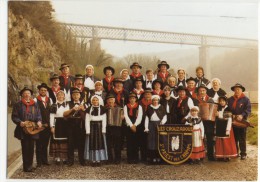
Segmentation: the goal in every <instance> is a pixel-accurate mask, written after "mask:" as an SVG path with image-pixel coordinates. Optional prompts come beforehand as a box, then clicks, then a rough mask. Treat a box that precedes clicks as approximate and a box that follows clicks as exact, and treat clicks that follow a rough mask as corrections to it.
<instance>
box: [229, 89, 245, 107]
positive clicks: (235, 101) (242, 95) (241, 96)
mask: <svg viewBox="0 0 260 182" xmlns="http://www.w3.org/2000/svg"><path fill="white" fill-rule="evenodd" d="M233 97H234V103H233V104H232V108H233V109H236V107H237V101H238V99H241V98H243V97H245V95H244V94H243V93H242V94H241V95H240V96H239V97H236V96H235V95H234V96H233Z"/></svg>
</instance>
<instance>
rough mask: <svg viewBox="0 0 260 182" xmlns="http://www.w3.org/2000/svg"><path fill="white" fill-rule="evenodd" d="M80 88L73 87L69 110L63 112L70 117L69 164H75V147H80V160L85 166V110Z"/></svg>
mask: <svg viewBox="0 0 260 182" xmlns="http://www.w3.org/2000/svg"><path fill="white" fill-rule="evenodd" d="M80 93H81V92H80V90H79V89H78V88H73V90H72V100H73V101H70V102H69V110H67V111H65V112H64V113H63V116H64V117H67V118H68V128H69V130H68V166H72V165H73V164H74V148H75V147H76V148H77V149H78V157H79V162H80V164H81V165H82V166H85V165H86V163H85V159H84V145H85V136H86V131H85V122H84V121H85V120H84V119H85V112H84V111H85V110H86V108H85V107H84V105H82V104H81V103H80V96H81V95H80Z"/></svg>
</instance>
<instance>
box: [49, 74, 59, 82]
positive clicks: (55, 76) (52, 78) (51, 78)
mask: <svg viewBox="0 0 260 182" xmlns="http://www.w3.org/2000/svg"><path fill="white" fill-rule="evenodd" d="M54 79H59V75H58V74H56V73H55V74H53V75H52V76H51V77H50V81H52V80H54Z"/></svg>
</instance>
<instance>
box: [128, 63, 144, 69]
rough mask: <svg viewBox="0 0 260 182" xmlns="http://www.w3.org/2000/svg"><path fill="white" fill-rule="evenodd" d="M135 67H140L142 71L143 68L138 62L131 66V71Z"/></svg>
mask: <svg viewBox="0 0 260 182" xmlns="http://www.w3.org/2000/svg"><path fill="white" fill-rule="evenodd" d="M134 66H138V67H139V68H140V69H142V66H141V65H140V64H139V63H137V62H134V63H133V64H132V65H131V66H130V69H132V68H133V67H134Z"/></svg>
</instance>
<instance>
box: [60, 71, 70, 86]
mask: <svg viewBox="0 0 260 182" xmlns="http://www.w3.org/2000/svg"><path fill="white" fill-rule="evenodd" d="M61 76H62V77H63V78H64V85H65V86H67V84H68V81H69V75H65V74H62V75H61Z"/></svg>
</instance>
